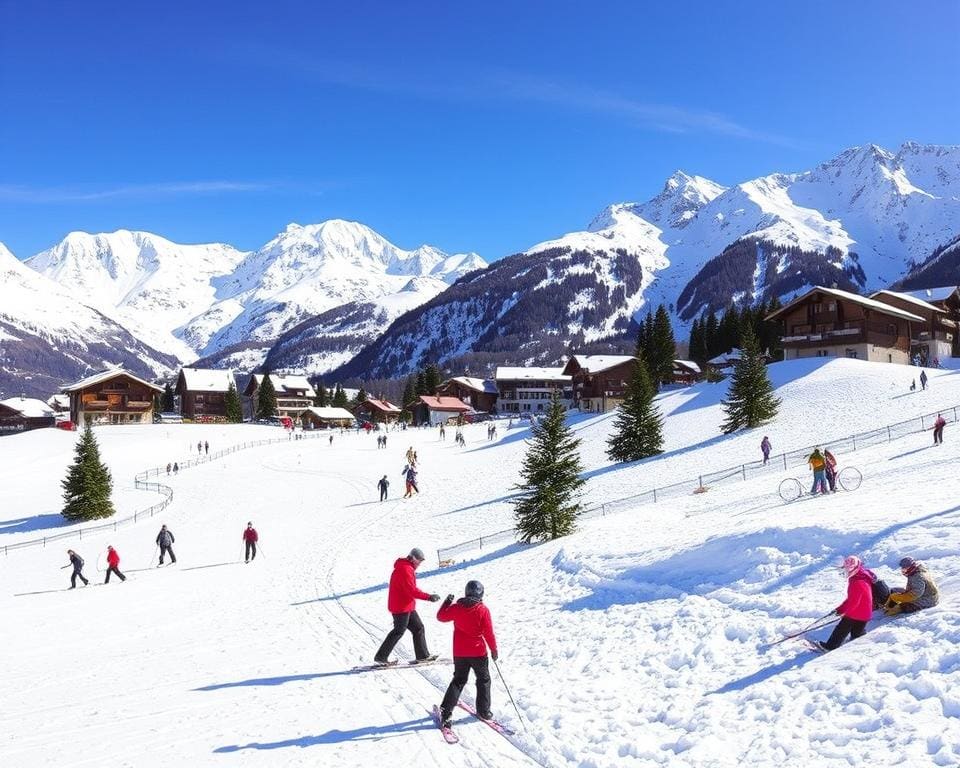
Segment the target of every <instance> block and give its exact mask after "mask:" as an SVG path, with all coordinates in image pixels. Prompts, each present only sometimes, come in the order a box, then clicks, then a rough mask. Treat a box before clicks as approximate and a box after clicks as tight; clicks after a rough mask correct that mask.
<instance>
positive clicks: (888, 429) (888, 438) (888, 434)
mask: <svg viewBox="0 0 960 768" xmlns="http://www.w3.org/2000/svg"><path fill="white" fill-rule="evenodd" d="M890 439H891V438H890V425H889V424H887V442H888V443H889V442H890Z"/></svg>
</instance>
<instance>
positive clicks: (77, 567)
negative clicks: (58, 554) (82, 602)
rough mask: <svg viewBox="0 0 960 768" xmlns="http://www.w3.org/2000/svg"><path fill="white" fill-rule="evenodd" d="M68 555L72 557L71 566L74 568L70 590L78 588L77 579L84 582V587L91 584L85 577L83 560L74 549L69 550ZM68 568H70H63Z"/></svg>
mask: <svg viewBox="0 0 960 768" xmlns="http://www.w3.org/2000/svg"><path fill="white" fill-rule="evenodd" d="M67 555H69V557H70V565H72V566H73V573H71V574H70V589H76V588H77V578H79V579H80V581H82V582H83V586H87V584H89V583H90V582H89V581H87V579H86V577H85V576H84V575H83V558H82V557H80V555H78V554H77V553H76V552H74V551H73V550H72V549H68V550H67ZM63 567H64V568H67V567H69V566H66V565H65V566H63Z"/></svg>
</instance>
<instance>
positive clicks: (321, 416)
mask: <svg viewBox="0 0 960 768" xmlns="http://www.w3.org/2000/svg"><path fill="white" fill-rule="evenodd" d="M355 421H356V419H355V418H354V416H353V414H352V413H350V411H348V410H347V409H346V408H335V407H333V406H323V407H321V406H316V405H314V406H311V407H310V408H307V410H305V411H304V412H303V413H301V414H300V424H301V425H302V426H303V428H304V429H334V428H342V427H352V426H353V424H354V422H355Z"/></svg>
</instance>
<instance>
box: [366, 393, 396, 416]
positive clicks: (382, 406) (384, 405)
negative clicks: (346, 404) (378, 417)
mask: <svg viewBox="0 0 960 768" xmlns="http://www.w3.org/2000/svg"><path fill="white" fill-rule="evenodd" d="M364 405H369V406H370V407H371V408H375V409H376V410H378V411H383V412H384V413H400V409H399V408H397V406H395V405H394V404H393V403H391V402H390V401H389V400H377V399H376V398H373V397H368V398H367V399H366V400H364V401H363V402H362V403H360V405H358V406H357V407H358V408H360V407H361V406H364Z"/></svg>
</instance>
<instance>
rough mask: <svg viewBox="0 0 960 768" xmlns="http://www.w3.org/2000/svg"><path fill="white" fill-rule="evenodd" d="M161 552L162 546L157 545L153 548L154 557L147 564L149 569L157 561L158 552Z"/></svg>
mask: <svg viewBox="0 0 960 768" xmlns="http://www.w3.org/2000/svg"><path fill="white" fill-rule="evenodd" d="M159 551H160V545H159V544H157V545H156V546H155V547H154V548H153V557H152V558H151V560H150V562H149V563H147V568H149V567H150V566H151V565H152V564H153V561H154V560H156V559H157V552H159Z"/></svg>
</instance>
